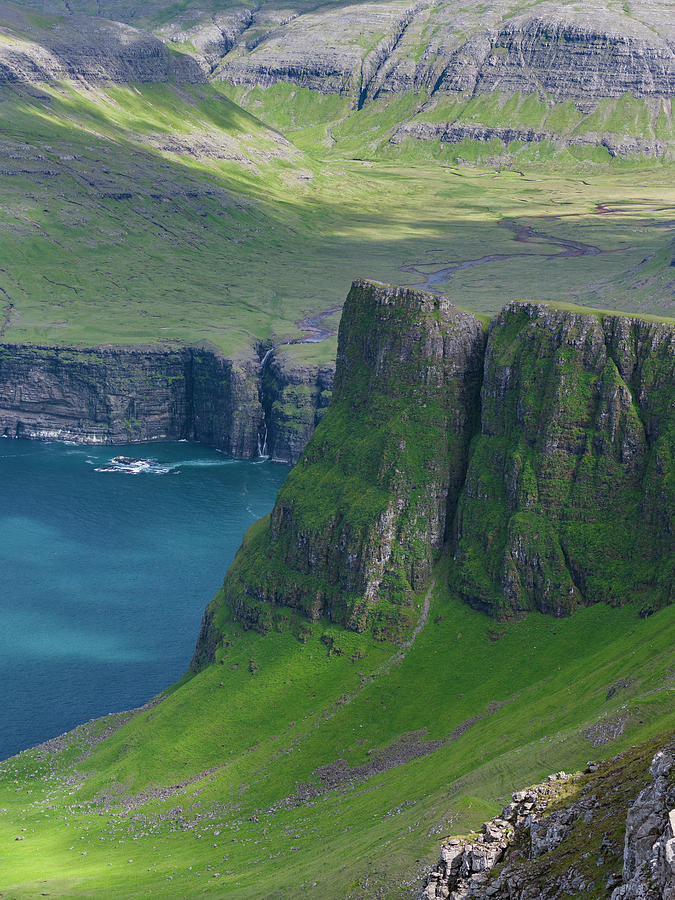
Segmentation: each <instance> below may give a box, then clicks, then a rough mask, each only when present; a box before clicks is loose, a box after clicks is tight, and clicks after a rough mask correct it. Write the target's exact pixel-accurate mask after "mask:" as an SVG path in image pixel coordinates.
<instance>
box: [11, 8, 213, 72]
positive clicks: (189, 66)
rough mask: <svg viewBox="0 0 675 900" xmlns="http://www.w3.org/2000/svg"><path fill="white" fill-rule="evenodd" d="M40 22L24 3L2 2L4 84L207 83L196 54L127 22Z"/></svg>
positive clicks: (84, 19) (73, 18)
mask: <svg viewBox="0 0 675 900" xmlns="http://www.w3.org/2000/svg"><path fill="white" fill-rule="evenodd" d="M38 21H39V20H38V19H36V17H35V16H31V15H30V14H27V13H25V12H23V11H22V10H21V9H20V8H19V7H14V6H5V5H2V6H0V84H1V83H2V82H9V83H13V82H49V81H62V80H63V79H72V80H77V81H85V82H90V83H91V82H94V83H95V82H101V81H113V82H117V83H126V82H134V81H137V82H151V81H154V82H162V81H168V80H170V79H171V80H175V81H179V82H187V83H197V82H203V81H205V76H204V73H203V71H202V69H201V67H200V66H199V64H198V63H197V62H196V61H195V60H194V59H193V58H192V57H190V56H188V55H186V54H182V53H176V52H174V51H172V50H170V49H169V48H168V47H167V46H166V45H165V44H164V43H162V41H160V40H159V39H158V38H156V37H154V36H153V35H150V34H148V33H147V32H143V31H139V30H138V29H136V28H133V27H131V26H130V25H125V24H123V23H122V22H112V21H108V20H105V19H94V18H89V17H87V16H59V17H55V18H54V19H53V21H52V22H49V21H47V22H46V23H44V24H42V23H40V24H38ZM43 21H44V20H43Z"/></svg>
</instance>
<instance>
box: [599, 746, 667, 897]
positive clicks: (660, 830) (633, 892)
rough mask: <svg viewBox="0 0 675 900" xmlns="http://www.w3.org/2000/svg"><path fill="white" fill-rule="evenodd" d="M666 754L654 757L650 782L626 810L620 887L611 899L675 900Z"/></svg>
mask: <svg viewBox="0 0 675 900" xmlns="http://www.w3.org/2000/svg"><path fill="white" fill-rule="evenodd" d="M674 768H675V760H674V759H673V755H672V753H671V752H669V751H660V752H659V753H657V754H656V756H655V757H654V760H653V762H652V765H651V769H650V774H651V776H652V782H651V784H650V785H648V787H646V788H645V789H644V790H643V791H641V792H640V794H639V795H638V797H637V799H636V801H635V803H634V804H633V805H632V806H631V808H630V809H629V810H628V817H627V819H626V844H625V849H624V854H623V882H624V883H623V884H622V885H620V886H619V887H617V888H616V889H615V890H614V891H613V892H612V897H611V900H675V809H673V807H674V806H675V787H673V785H672V779H670V783H669V776H670V775H671V773H672V772H673V769H674Z"/></svg>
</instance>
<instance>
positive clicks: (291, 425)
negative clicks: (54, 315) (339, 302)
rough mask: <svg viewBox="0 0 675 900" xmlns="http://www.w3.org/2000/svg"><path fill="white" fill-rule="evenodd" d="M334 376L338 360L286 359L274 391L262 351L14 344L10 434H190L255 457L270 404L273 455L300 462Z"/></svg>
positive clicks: (77, 437)
mask: <svg viewBox="0 0 675 900" xmlns="http://www.w3.org/2000/svg"><path fill="white" fill-rule="evenodd" d="M331 375H332V368H331V367H330V366H326V367H321V368H320V369H319V370H318V371H314V370H313V369H312V367H300V368H297V367H294V364H293V360H292V359H284V358H282V361H281V362H280V364H279V366H278V367H275V369H274V378H271V379H270V384H269V385H268V386H269V390H270V391H271V392H272V391H273V393H271V395H270V397H269V399H268V398H267V394H266V392H265V390H264V389H263V387H262V386H261V380H260V372H259V364H258V360H257V358H256V357H255V355H254V354H251V356H250V357H248V358H242V359H237V360H231V359H228V358H226V357H224V356H223V355H222V354H220V353H219V352H218V351H216V350H215V349H212V348H208V347H184V348H180V349H162V348H158V347H120V346H117V347H115V346H110V347H89V348H79V347H78V348H76V347H38V346H34V345H25V344H4V345H0V435H2V436H4V437H21V438H35V439H42V440H66V441H76V442H81V443H100V444H119V443H126V442H133V441H151V440H183V439H187V440H194V441H203V442H204V443H206V444H210V445H211V446H213V447H217V448H219V449H221V450H224V451H225V452H227V453H229V454H231V455H232V456H235V457H237V458H239V459H250V458H251V457H255V456H258V455H260V453H261V448H262V443H263V442H264V434H265V428H266V414H265V409H267V410H268V411H269V415H270V426H269V430H270V437H269V448H270V450H269V453H270V455H271V456H272V457H273V458H274V459H276V460H278V461H280V462H295V461H296V459H297V457H298V456H299V455H300V453H301V452H302V449H303V447H304V445H305V443H306V442H307V440H308V439H309V436H310V434H311V432H312V431H313V428H314V424H315V421H316V420H317V418H318V417H320V410H321V409H322V408H323V406H325V405H326V404H327V395H328V391H329V385H330V383H331ZM296 395H297V397H298V398H300V397H302V398H303V405H302V408H301V409H299V410H298V413H297V415H296V417H295V419H294V417H293V415H292V413H288V414H285V413H284V409H285V408H286V406H290V405H291V404H292V403H293V401H294V398H295V397H296ZM279 397H282V398H284V402H283V403H279V400H278V398H279ZM277 405H278V406H279V408H277Z"/></svg>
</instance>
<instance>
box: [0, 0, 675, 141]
mask: <svg viewBox="0 0 675 900" xmlns="http://www.w3.org/2000/svg"><path fill="white" fill-rule="evenodd" d="M27 5H28V4H25V5H24V4H22V5H21V6H22V7H25V6H27ZM35 5H36V7H37V6H38V4H37V3H36V4H35ZM39 8H40V14H39V15H37V14H34V13H30V12H28V13H26V14H25V15H23V14H22V13H21V12H20V8H19V7H14V6H11V5H8V4H2V7H1V8H0V21H1V20H4V21H5V22H6V23H7V26H6V27H7V30H6V32H5V34H6V37H7V38H8V40H9V46H6V45H4V46H3V44H2V42H1V41H0V48H2V57H0V64H1V65H2V68H0V71H3V70H4V71H5V77H6V78H7V77H17V78H20V79H35V78H38V77H40V75H41V74H42V76H43V77H55V78H58V77H78V78H85V79H96V78H100V77H109V78H111V79H113V80H116V79H117V80H122V81H126V80H134V79H136V80H151V79H153V78H154V79H158V80H164V79H165V78H166V77H167V75H168V74H170V73H174V74H175V77H178V78H179V79H183V80H192V81H194V80H200V79H203V78H206V77H211V78H214V79H217V80H222V81H223V82H225V83H226V84H229V85H230V86H231V87H232V90H233V91H234V92H235V96H236V99H238V100H240V101H241V102H243V103H244V105H247V95H248V93H249V92H250V91H251V89H253V88H256V89H259V88H261V89H264V90H267V89H269V88H271V87H274V86H275V85H279V84H288V85H292V86H294V87H299V88H303V89H309V90H312V91H316V92H318V93H320V94H322V95H324V96H326V95H328V96H330V95H335V96H338V97H340V98H342V99H343V100H344V107H343V111H342V114H341V115H336V116H335V117H334V119H332V121H334V122H339V121H341V119H343V118H344V117H345V116H346V117H349V116H350V115H352V114H353V113H354V112H357V111H358V110H360V109H362V108H364V107H367V106H369V105H370V104H372V103H380V104H384V105H385V106H386V105H388V104H390V103H392V102H394V101H396V100H397V98H401V97H404V96H407V97H409V98H410V101H409V103H408V105H407V109H406V110H405V112H403V111H402V110H399V116H398V121H396V122H393V123H392V125H393V126H394V127H392V129H391V132H390V134H389V135H388V138H391V143H390V146H392V147H396V146H398V145H400V144H401V143H404V144H405V143H406V142H407V141H408V140H412V141H413V142H419V141H431V142H432V144H434V143H435V142H437V141H441V143H443V144H445V145H448V144H450V145H461V144H462V143H463V142H466V141H469V142H477V143H478V145H479V146H482V145H487V144H489V143H490V142H491V141H492V142H494V141H497V142H500V143H501V144H502V151H501V152H502V153H505V152H506V151H507V150H508V154H509V155H511V156H513V155H514V154H516V153H517V152H518V150H519V146H520V145H522V144H524V145H530V144H534V145H536V146H539V147H540V146H541V145H544V147H546V146H547V145H553V146H554V147H555V148H560V147H565V146H575V147H576V146H581V147H588V146H590V147H596V146H601V147H604V148H605V149H606V150H608V152H609V153H610V154H611V155H618V156H625V155H635V154H642V155H646V156H657V157H663V156H666V157H670V156H671V155H672V152H673V140H674V136H673V121H672V114H671V100H672V97H673V95H674V94H675V26H674V25H673V20H672V15H671V14H670V8H669V4H667V3H665V2H662V0H661V2H660V0H654V2H645V0H640V2H632V3H630V4H626V3H621V2H619V0H612V2H610V3H609V4H598V5H591V6H589V5H588V4H581V3H578V2H567V3H564V2H563V3H560V2H558V3H556V2H550V0H549V2H543V3H533V2H528V3H523V2H517V0H500V2H498V3H491V4H489V5H486V6H475V7H473V6H468V7H467V6H465V5H463V4H462V3H460V0H445V2H432V0H418V2H416V3H415V2H410V0H390V2H372V0H367V2H362V3H359V2H354V3H350V4H341V5H338V6H336V5H335V4H332V3H318V4H312V5H310V4H309V3H305V2H301V0H294V2H291V3H289V4H280V3H278V2H262V3H259V4H257V5H254V6H251V5H247V4H243V3H224V2H223V3H218V2H213V0H210V2H209V3H207V4H197V3H185V4H181V5H180V7H176V6H175V5H169V4H167V3H158V2H153V3H150V4H135V3H128V2H120V3H113V2H110V3H103V2H101V3H97V4H94V3H90V2H81V3H75V2H73V3H63V4H62V3H60V2H53V3H51V4H47V5H46V6H44V5H43V4H39ZM50 17H51V18H50ZM101 17H104V18H101ZM104 19H109V20H111V21H104ZM112 20H119V21H117V22H114V21H112ZM122 22H123V23H126V25H122V24H121V23H122ZM130 25H133V26H134V27H135V28H140V29H142V31H140V32H139V31H134V30H132V29H131V28H130V27H129V26H130ZM12 28H17V29H18V30H17V32H16V34H13V32H12ZM153 36H154V37H153ZM158 38H159V39H160V43H159V44H158V43H157V39H158ZM161 42H164V43H165V44H166V45H168V47H169V48H170V50H171V52H170V53H167V51H166V50H163V49H162V47H161ZM94 48H98V50H96V49H94ZM485 96H494V97H495V98H496V99H497V103H496V105H494V104H493V106H492V108H490V107H489V106H486V105H484V104H483V105H482V107H476V106H475V105H474V108H473V109H472V112H471V114H470V115H468V116H467V115H465V112H466V110H465V106H466V103H467V101H469V100H472V99H476V98H481V97H485ZM513 96H516V97H517V98H521V100H522V99H525V100H527V98H531V99H532V103H530V104H529V105H527V104H526V105H525V106H523V105H522V103H516V104H515V105H513V104H511V106H509V107H508V108H506V109H505V105H507V104H508V100H509V98H510V97H513ZM275 98H276V100H275V102H276V103H278V102H279V95H277V94H275ZM251 99H254V98H251ZM282 102H285V103H289V102H290V105H291V107H292V108H293V109H294V110H295V113H296V114H297V115H295V114H294V118H297V120H298V123H299V124H302V120H303V112H302V108H301V107H300V106H297V104H296V101H295V98H294V97H293V98H291V99H290V100H289V99H288V97H285V98H284V99H283V101H282ZM626 104H627V105H626ZM504 120H506V121H504ZM330 121H331V116H330V115H329V116H328V117H327V119H326V123H327V124H329V123H330ZM430 122H431V123H433V125H434V127H433V128H432V127H430V124H429V123H430ZM396 126H398V127H396ZM337 141H338V143H339V142H340V141H339V137H338V138H337ZM491 152H492V154H493V155H494V153H495V149H494V148H493V149H492V151H491Z"/></svg>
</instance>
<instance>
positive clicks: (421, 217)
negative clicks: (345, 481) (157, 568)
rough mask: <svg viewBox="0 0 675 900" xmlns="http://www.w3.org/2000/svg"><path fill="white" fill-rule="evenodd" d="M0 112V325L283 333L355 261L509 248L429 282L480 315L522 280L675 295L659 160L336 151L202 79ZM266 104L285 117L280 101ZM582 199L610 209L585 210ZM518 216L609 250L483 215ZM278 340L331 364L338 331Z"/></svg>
mask: <svg viewBox="0 0 675 900" xmlns="http://www.w3.org/2000/svg"><path fill="white" fill-rule="evenodd" d="M309 99H311V98H309ZM328 99H329V100H330V101H331V103H333V102H334V98H328ZM305 106H307V108H308V109H309V108H311V104H310V103H309V100H307V102H306V103H305ZM287 112H288V110H287ZM339 112H340V110H337V112H335V113H334V114H335V115H337V114H338V113H339ZM403 114H404V110H398V111H397V112H396V116H399V115H403ZM2 115H3V147H4V152H3V153H2V156H3V163H2V166H3V176H2V178H0V198H1V200H2V202H1V204H0V210H1V211H0V254H1V255H2V257H3V260H4V264H3V271H2V272H0V288H2V289H3V291H5V292H6V294H5V295H3V297H6V299H7V301H8V303H9V302H11V303H13V304H14V309H13V310H11V311H10V313H11V314H10V316H9V324H8V326H7V327H6V328H5V329H4V335H3V336H4V339H5V340H12V339H13V340H19V341H22V340H31V341H41V342H56V343H70V342H81V343H96V342H148V341H155V340H158V339H162V340H185V341H200V340H208V341H210V342H212V343H214V344H216V345H218V346H221V347H223V348H224V349H225V350H226V351H227V352H230V353H236V352H239V351H244V350H245V349H246V348H247V347H249V346H250V345H251V344H253V343H255V341H256V340H262V339H266V338H269V337H270V336H275V337H276V338H277V339H279V340H283V339H286V338H288V337H290V336H293V335H297V334H298V326H297V324H296V323H297V322H298V321H299V320H301V319H302V318H303V317H304V316H306V315H308V314H310V313H312V312H315V311H318V310H321V309H328V308H331V307H334V306H336V305H339V304H340V303H341V302H342V300H343V298H344V296H345V294H346V290H347V288H348V286H349V284H350V282H351V280H352V279H353V277H355V276H356V275H367V276H370V277H373V278H376V279H379V280H382V281H387V282H396V281H398V282H399V283H415V282H416V281H418V280H419V276H418V275H415V274H411V273H403V272H401V271H400V266H401V265H404V264H410V263H413V264H418V265H419V266H420V267H421V268H422V269H423V270H424V271H429V270H433V269H434V268H441V267H443V266H447V265H448V264H450V263H453V262H457V261H462V260H466V259H476V258H479V257H481V256H484V255H486V254H494V253H512V252H514V251H515V252H526V253H528V254H532V255H531V257H530V258H529V259H527V260H525V261H524V260H523V259H522V258H517V259H512V260H505V261H501V262H494V263H489V264H487V265H481V266H478V267H476V268H471V269H466V270H464V271H462V272H459V273H457V274H456V275H455V276H453V277H452V279H451V281H450V282H449V284H447V285H445V286H444V285H440V287H441V288H444V287H445V288H446V289H447V290H448V293H449V294H450V295H451V297H452V298H453V299H454V300H455V301H456V302H457V303H458V305H461V306H464V307H468V308H470V309H472V310H476V311H480V312H485V313H494V312H495V311H496V310H497V308H499V307H500V306H501V305H502V303H503V302H504V300H506V299H510V298H514V297H521V296H530V297H531V296H537V297H538V298H542V299H551V300H554V299H560V298H561V297H565V298H569V299H575V300H577V301H583V302H591V303H593V304H597V305H599V306H603V305H610V306H618V307H619V308H624V309H628V310H640V311H644V312H653V313H663V312H667V311H668V307H669V303H670V301H671V299H672V288H670V289H669V287H668V284H669V282H668V278H667V276H665V275H664V274H663V273H667V271H668V263H669V258H667V257H668V252H669V251H668V248H667V246H666V244H665V240H666V235H665V233H664V231H663V225H665V224H666V222H667V221H668V218H669V216H670V215H671V209H670V207H669V206H668V204H669V203H672V189H671V188H670V187H668V186H667V183H668V182H667V176H666V173H665V170H664V169H663V168H662V167H661V166H658V165H657V166H652V167H651V168H649V169H645V170H640V169H638V168H635V167H634V166H632V165H618V166H617V167H615V168H608V167H607V166H604V165H600V164H598V165H589V164H586V163H584V164H578V163H575V162H574V161H569V160H568V161H567V162H566V163H564V164H562V163H561V164H560V165H559V166H558V167H557V168H549V169H547V170H541V169H540V170H538V171H537V172H535V173H533V174H527V173H526V174H525V175H523V176H520V175H518V174H515V173H513V172H508V171H502V172H499V171H495V170H494V169H492V170H491V169H480V168H472V169H465V170H457V169H453V168H448V167H446V166H444V165H439V164H438V161H435V160H430V159H420V160H417V161H416V160H415V158H414V154H412V155H411V154H410V153H407V151H405V150H400V151H399V154H398V156H397V157H392V158H391V159H390V160H389V161H387V162H385V161H382V160H380V161H374V162H373V161H370V162H368V161H366V162H363V161H360V160H355V159H352V158H350V153H351V151H350V150H349V148H346V150H345V151H344V152H345V153H346V154H347V155H346V156H345V157H344V158H340V156H339V153H342V152H343V151H342V149H340V150H339V153H338V152H337V151H332V152H330V153H329V151H328V150H327V149H324V148H322V147H321V143H320V141H319V140H318V139H316V136H315V137H314V138H312V140H313V141H314V143H313V147H312V149H311V151H310V150H308V149H304V150H298V149H297V148H296V147H294V146H293V145H291V144H289V143H287V142H286V141H284V140H283V139H282V138H281V137H280V135H279V134H277V133H275V132H273V131H270V130H269V129H267V128H265V127H264V126H263V125H262V124H261V123H260V122H259V121H258V120H257V119H255V118H253V117H252V116H251V115H250V114H248V113H246V112H244V111H243V110H242V109H241V108H239V107H237V106H235V105H233V104H232V103H231V102H230V101H229V100H228V99H227V98H226V97H225V96H224V94H223V92H222V88H221V87H217V86H206V87H205V86H198V87H187V86H181V87H180V88H179V87H176V86H170V85H169V86H167V85H154V86H153V85H139V86H126V87H118V88H111V89H109V90H107V91H104V90H102V89H98V90H96V91H87V92H75V91H74V90H73V89H72V88H65V87H59V86H52V87H50V88H49V89H44V90H43V89H40V90H39V91H30V92H28V91H26V92H20V91H17V90H14V91H13V92H12V93H11V94H9V93H6V94H5V100H4V102H3V103H2ZM288 115H290V112H289V113H288ZM303 115H304V119H303V121H306V120H308V117H309V113H303ZM321 115H323V113H322V114H321ZM331 115H333V113H331ZM278 116H279V117H280V121H279V124H280V125H285V121H281V119H283V118H284V106H283V104H282V105H281V107H280V111H279V113H278ZM301 118H302V117H301ZM309 118H311V117H309ZM319 118H321V116H319ZM390 118H391V119H392V121H394V119H395V116H394V115H393V114H392V115H391V116H390ZM347 124H348V123H345V126H346V125H347ZM361 125H362V126H363V127H364V128H365V123H361ZM353 127H355V126H353ZM320 128H321V129H323V131H324V134H325V124H322V125H320ZM176 134H177V135H178V138H177V139H176ZM289 134H290V136H291V137H292V138H295V137H296V133H295V132H293V131H290V132H289ZM172 141H173V146H174V147H175V151H174V152H172V151H170V150H169V149H167V148H169V147H170V146H171V143H172ZM301 143H302V142H301ZM338 146H339V145H338ZM188 147H191V149H188ZM406 154H407V155H406ZM637 185H639V188H638V187H637ZM129 195H131V196H129ZM598 202H611V203H614V204H616V205H617V207H618V208H619V209H618V211H617V212H616V213H615V214H613V215H605V216H595V215H592V213H593V211H594V205H595V204H596V203H598ZM525 215H526V216H529V217H535V216H540V215H548V216H561V218H551V219H547V220H546V221H545V223H544V225H545V227H544V228H543V230H544V231H545V232H546V233H548V234H552V235H555V236H561V237H573V238H576V239H581V240H583V241H585V242H586V243H589V244H596V245H598V246H599V247H601V249H602V250H603V251H607V252H603V253H601V254H598V255H596V256H587V257H582V258H576V259H570V258H561V257H558V258H556V259H548V258H545V254H547V253H551V252H553V253H555V252H557V251H559V249H560V248H559V247H556V246H553V245H551V244H547V243H543V242H540V243H530V244H527V245H526V244H522V243H517V242H515V240H514V232H513V230H512V229H510V228H508V227H503V226H500V225H499V222H500V221H501V220H502V219H504V218H506V219H508V220H517V221H518V222H521V223H525V224H527V223H530V224H533V225H535V226H536V227H537V228H538V229H541V228H542V220H538V219H535V218H529V219H528V218H523V216H525ZM661 257H663V259H661ZM645 260H646V262H643V261H645ZM650 265H651V267H652V268H654V269H655V271H654V272H652V271H651V270H650V271H648V272H646V273H642V272H641V268H640V267H641V266H642V268H644V267H645V266H646V267H649V266H650ZM643 275H644V277H643ZM645 279H646V282H647V283H648V284H651V285H653V284H656V285H657V288H658V285H659V284H661V288H660V289H656V290H648V289H646V288H645ZM659 279H660V281H659ZM589 285H590V287H589ZM640 286H642V290H641V291H638V293H635V289H636V287H638V288H639V287H640ZM3 306H4V304H3ZM1 324H2V320H0V325H1ZM291 352H293V353H296V354H298V355H300V356H301V357H302V358H306V359H312V360H318V361H327V360H330V359H331V358H332V357H333V356H334V352H335V345H334V342H333V341H326V342H324V343H323V344H322V345H317V346H315V347H313V348H311V349H310V350H307V349H306V348H302V349H301V348H292V350H291Z"/></svg>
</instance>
